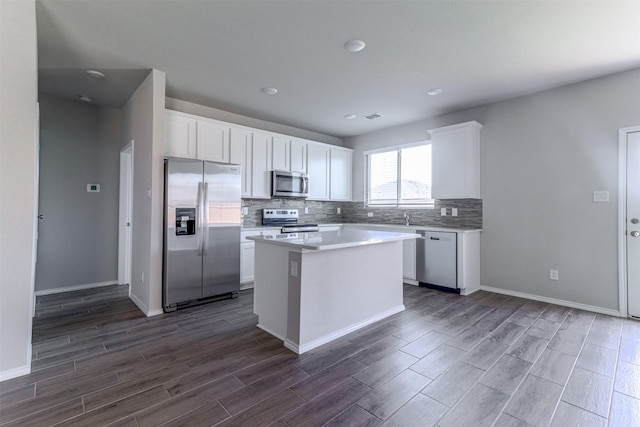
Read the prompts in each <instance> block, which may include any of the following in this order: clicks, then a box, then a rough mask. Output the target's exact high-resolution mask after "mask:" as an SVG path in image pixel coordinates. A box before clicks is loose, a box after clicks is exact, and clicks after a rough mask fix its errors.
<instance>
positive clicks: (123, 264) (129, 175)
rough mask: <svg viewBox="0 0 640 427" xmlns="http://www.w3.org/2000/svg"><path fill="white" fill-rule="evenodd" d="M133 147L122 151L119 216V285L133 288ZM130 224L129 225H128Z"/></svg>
mask: <svg viewBox="0 0 640 427" xmlns="http://www.w3.org/2000/svg"><path fill="white" fill-rule="evenodd" d="M133 145H134V142H133V140H131V142H130V143H128V144H127V145H125V146H124V147H122V149H121V150H120V195H119V208H118V210H119V214H118V285H128V286H129V287H130V286H131V260H132V254H131V240H132V239H131V237H132V236H131V235H132V233H131V229H132V227H133V224H131V222H132V213H133V209H132V194H133ZM127 223H129V225H127Z"/></svg>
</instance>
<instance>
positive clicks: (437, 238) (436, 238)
mask: <svg viewBox="0 0 640 427" xmlns="http://www.w3.org/2000/svg"><path fill="white" fill-rule="evenodd" d="M429 238H430V239H431V240H440V238H439V237H429Z"/></svg>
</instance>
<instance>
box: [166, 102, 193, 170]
mask: <svg viewBox="0 0 640 427" xmlns="http://www.w3.org/2000/svg"><path fill="white" fill-rule="evenodd" d="M164 126H165V141H164V142H165V144H164V154H165V156H167V157H183V158H187V159H195V158H196V120H195V119H192V118H189V117H185V116H182V115H179V114H175V113H173V112H172V111H166V112H165V115H164Z"/></svg>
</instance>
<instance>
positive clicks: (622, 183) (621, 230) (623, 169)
mask: <svg viewBox="0 0 640 427" xmlns="http://www.w3.org/2000/svg"><path fill="white" fill-rule="evenodd" d="M633 132H640V126H631V127H626V128H620V129H619V130H618V288H619V291H618V293H619V296H620V315H621V316H623V317H627V316H628V307H627V291H628V289H627V243H626V242H627V239H626V234H625V232H626V227H627V224H626V218H625V216H626V212H627V135H628V134H630V133H633Z"/></svg>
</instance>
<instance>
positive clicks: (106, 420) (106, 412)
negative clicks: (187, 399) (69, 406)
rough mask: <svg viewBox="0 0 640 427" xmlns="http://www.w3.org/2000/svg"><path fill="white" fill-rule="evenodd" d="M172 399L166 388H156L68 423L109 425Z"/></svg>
mask: <svg viewBox="0 0 640 427" xmlns="http://www.w3.org/2000/svg"><path fill="white" fill-rule="evenodd" d="M170 397H171V396H169V393H167V391H166V390H165V389H164V387H162V386H156V387H154V388H151V389H148V390H145V391H142V392H140V393H137V394H134V395H132V396H127V397H125V398H124V399H120V400H118V401H116V402H113V403H111V404H109V405H106V406H102V407H100V408H98V409H95V410H93V411H89V412H85V413H84V414H82V415H80V416H78V417H75V418H71V419H70V420H69V421H68V422H69V423H70V424H71V425H74V426H87V427H95V426H96V425H107V424H110V423H113V422H116V421H118V420H121V419H123V418H127V417H129V416H131V415H133V414H135V413H136V412H138V411H140V410H141V409H144V408H147V407H148V406H151V405H154V404H157V403H159V402H162V401H165V400H169V398H170Z"/></svg>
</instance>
